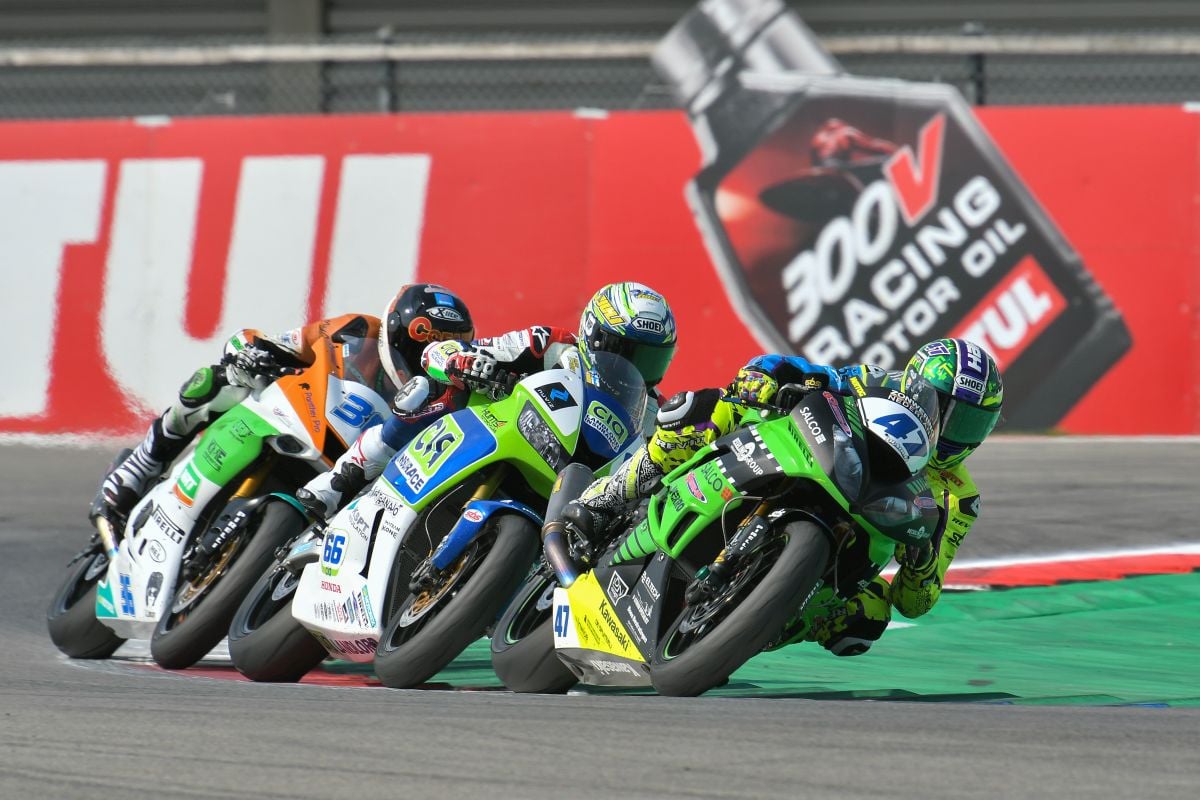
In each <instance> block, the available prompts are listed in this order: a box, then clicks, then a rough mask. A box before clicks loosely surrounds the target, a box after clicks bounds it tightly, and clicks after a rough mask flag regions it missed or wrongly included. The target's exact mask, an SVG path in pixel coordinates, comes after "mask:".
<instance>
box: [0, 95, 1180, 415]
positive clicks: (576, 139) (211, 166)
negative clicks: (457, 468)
mask: <svg viewBox="0 0 1200 800" xmlns="http://www.w3.org/2000/svg"><path fill="white" fill-rule="evenodd" d="M980 117H981V118H982V120H983V122H984V124H985V125H986V127H987V128H988V129H989V130H990V131H991V133H992V134H993V136H994V138H995V139H996V141H997V142H998V144H999V146H1000V147H1001V149H1002V150H1003V151H1004V152H1005V154H1006V155H1007V156H1008V157H1009V159H1010V160H1011V161H1012V163H1013V165H1014V167H1016V169H1017V171H1018V172H1019V173H1020V174H1021V175H1022V176H1023V177H1024V179H1025V180H1026V182H1027V183H1028V185H1029V186H1030V188H1031V189H1032V190H1033V192H1034V194H1035V195H1036V196H1037V197H1038V198H1039V200H1040V201H1041V202H1042V204H1043V205H1044V206H1045V207H1046V208H1047V210H1048V211H1049V212H1050V215H1051V216H1052V217H1053V218H1054V219H1055V220H1056V222H1057V223H1058V224H1059V226H1060V227H1061V229H1062V230H1063V232H1064V233H1065V234H1066V236H1067V238H1068V239H1069V240H1070V241H1071V242H1072V243H1073V244H1074V246H1075V247H1076V249H1077V250H1078V251H1079V252H1080V254H1081V255H1082V258H1083V261H1084V263H1085V264H1086V265H1087V267H1088V268H1089V269H1090V270H1091V272H1092V273H1093V274H1094V275H1095V276H1096V278H1097V280H1098V281H1099V282H1100V284H1101V285H1102V286H1103V287H1104V288H1105V289H1106V291H1107V292H1108V293H1109V294H1110V296H1111V297H1112V298H1113V300H1114V302H1115V304H1116V306H1117V307H1118V308H1119V309H1120V310H1121V312H1122V313H1123V314H1124V315H1125V317H1126V321H1127V323H1128V325H1129V328H1130V329H1131V331H1132V333H1133V339H1134V344H1133V348H1132V349H1131V350H1130V352H1129V353H1128V354H1127V355H1126V356H1125V357H1124V358H1123V359H1122V360H1121V361H1120V362H1118V363H1117V365H1116V366H1115V367H1114V368H1112V369H1111V370H1110V371H1109V372H1108V373H1107V374H1106V375H1105V376H1104V378H1102V379H1101V380H1100V381H1099V382H1098V383H1097V384H1096V385H1095V386H1094V387H1093V388H1092V390H1091V391H1090V392H1089V393H1088V394H1087V395H1086V396H1085V397H1084V398H1083V400H1082V401H1081V402H1080V403H1078V405H1077V406H1076V407H1075V408H1074V409H1073V410H1072V411H1071V413H1070V414H1069V415H1068V416H1067V418H1066V419H1065V420H1064V421H1063V423H1062V426H1061V427H1062V429H1063V430H1066V431H1069V432H1074V433H1198V432H1200V402H1198V400H1197V388H1196V387H1197V385H1198V383H1200V367H1198V364H1200V358H1198V357H1200V341H1198V340H1200V312H1198V311H1197V309H1198V306H1200V279H1198V278H1197V270H1196V268H1195V266H1194V258H1195V256H1194V252H1195V249H1196V236H1197V220H1196V219H1195V215H1196V210H1195V209H1196V206H1195V202H1194V197H1195V195H1196V192H1197V188H1198V187H1197V160H1198V156H1197V154H1198V152H1200V150H1198V147H1197V145H1198V144H1200V141H1198V140H1200V136H1198V133H1200V131H1198V130H1197V125H1196V120H1195V117H1194V115H1192V114H1189V113H1187V112H1185V111H1184V110H1183V109H1181V108H1178V107H1161V108H1159V107H1145V108H1110V107H1104V108H1069V109H1066V108H1064V109H1055V108H1004V109H983V110H981V112H980ZM699 160H700V158H699V153H698V150H697V147H696V145H695V141H694V138H693V135H692V132H691V129H690V127H689V126H688V124H687V121H686V119H685V118H684V116H683V115H682V114H680V113H676V112H632V113H620V114H611V115H607V116H600V117H596V116H586V117H584V116H575V115H572V114H569V113H552V114H548V113H530V114H471V115H449V114H447V115H400V116H358V117H314V118H257V119H197V120H177V121H170V122H169V123H167V122H164V121H149V122H148V121H140V122H133V121H119V122H55V123H7V124H3V125H0V233H4V235H3V236H0V313H3V314H4V315H5V316H6V317H7V320H6V321H7V322H9V323H10V328H9V329H10V330H17V331H19V332H20V333H19V335H20V336H22V337H28V342H27V343H26V347H27V349H28V352H27V353H26V356H27V358H26V361H28V362H29V363H22V364H21V370H25V369H26V368H28V370H29V371H28V372H27V373H23V377H22V378H20V379H18V380H19V381H22V382H23V383H18V384H17V385H10V388H9V389H6V390H4V391H3V392H0V433H5V432H9V433H11V432H18V433H72V432H94V431H110V432H122V433H125V432H130V431H132V430H135V429H137V428H138V427H139V426H140V425H141V424H143V422H144V417H145V415H146V414H147V413H148V412H149V411H150V410H151V409H154V408H157V407H158V406H160V405H162V404H163V403H165V402H166V401H167V400H168V399H169V397H170V394H171V391H172V390H173V388H174V387H176V386H177V385H178V384H179V383H180V382H182V381H183V380H184V378H186V377H187V375H188V374H189V372H190V370H191V369H192V368H194V367H195V366H197V365H199V364H202V363H206V362H208V361H210V360H212V359H214V358H216V357H217V354H218V353H219V351H220V340H221V338H222V337H223V336H225V335H227V334H228V333H229V332H230V331H231V330H233V329H236V328H237V327H241V326H243V325H253V326H257V327H265V328H268V329H284V328H287V327H291V326H293V325H295V324H298V323H299V322H301V321H303V319H305V318H314V317H317V316H322V315H325V314H333V313H343V312H346V311H351V310H357V311H367V312H370V313H378V312H379V310H380V309H381V308H382V306H383V304H384V302H385V301H386V299H387V298H388V297H389V296H390V294H391V293H392V292H394V291H395V289H396V287H398V286H399V285H400V284H401V283H403V282H405V281H408V280H411V279H412V278H413V277H419V278H421V279H424V280H438V281H442V282H445V283H447V284H449V285H451V286H453V287H455V288H456V289H457V290H459V291H460V292H461V293H462V294H463V295H464V297H466V299H467V300H468V302H469V303H470V304H471V306H472V309H473V311H474V313H475V316H476V320H477V325H478V329H479V330H480V331H481V332H496V331H499V330H502V329H508V328H511V327H516V326H522V325H526V324H530V323H535V322H537V323H552V324H560V325H570V326H574V324H575V322H576V320H577V315H578V313H579V309H580V306H581V304H582V303H583V301H584V300H585V299H586V298H587V297H588V295H589V294H590V293H591V291H593V290H594V289H595V288H597V287H599V286H600V285H601V284H603V283H607V282H610V281H615V280H627V279H637V280H640V281H642V282H644V283H647V284H649V285H651V286H653V287H655V288H657V289H660V290H661V291H663V292H664V293H666V294H667V295H668V298H669V300H670V301H671V303H672V305H673V307H674V308H675V311H676V314H677V317H678V322H679V331H680V336H681V346H680V349H679V355H678V357H677V360H676V363H675V364H674V366H673V367H672V370H671V372H670V373H669V375H668V379H667V381H666V382H665V384H664V388H666V389H667V390H668V391H672V390H675V389H679V388H684V387H691V386H698V385H712V384H720V383H724V382H726V381H727V380H728V379H729V378H730V377H731V376H732V374H733V373H734V371H736V369H737V367H738V366H739V365H740V364H741V363H742V362H744V361H745V360H746V359H747V358H748V357H750V356H752V355H754V354H755V353H757V352H760V346H759V345H758V344H757V343H756V342H755V341H754V339H753V338H752V337H751V335H750V334H749V333H748V332H747V330H746V328H745V326H744V325H743V324H742V322H741V320H740V319H739V318H738V317H737V315H736V313H735V312H734V310H733V308H732V306H731V305H730V303H729V301H728V299H727V297H726V296H725V292H724V289H723V287H722V285H721V283H720V281H719V280H718V278H717V276H716V274H715V273H714V270H713V266H712V264H711V261H710V259H709V256H708V253H707V251H706V250H705V248H704V246H703V244H702V242H701V239H700V236H699V233H698V232H697V229H696V226H695V224H694V222H693V220H692V217H691V213H690V211H689V210H688V207H687V205H686V203H685V202H684V199H683V187H684V184H685V183H686V182H687V180H689V179H690V178H691V176H692V175H693V174H694V172H695V171H696V169H697V166H698V164H699ZM54 168H57V169H60V172H55V171H54ZM4 187H7V189H6V188H4ZM277 252H278V255H277ZM231 287H232V288H231ZM238 287H241V288H238ZM185 291H186V294H185ZM184 297H186V300H184V299H183V298H184ZM14 344H15V345H16V347H15V349H14V350H11V351H10V352H13V353H16V354H20V353H22V349H21V348H22V343H21V342H16V343H14ZM10 369H11V367H10ZM1146 376H1151V377H1152V380H1153V381H1154V384H1155V385H1160V386H1162V387H1163V388H1165V389H1167V392H1165V393H1164V394H1163V398H1164V399H1163V400H1162V401H1160V403H1159V404H1158V405H1157V407H1156V409H1155V413H1154V414H1153V415H1147V414H1145V412H1144V410H1142V407H1136V406H1133V405H1131V404H1127V403H1125V402H1123V398H1122V394H1123V393H1124V392H1125V391H1127V390H1128V389H1129V387H1132V386H1135V385H1140V384H1142V383H1144V382H1145V378H1146ZM1053 379H1054V376H1053V375H1049V376H1047V380H1053Z"/></svg>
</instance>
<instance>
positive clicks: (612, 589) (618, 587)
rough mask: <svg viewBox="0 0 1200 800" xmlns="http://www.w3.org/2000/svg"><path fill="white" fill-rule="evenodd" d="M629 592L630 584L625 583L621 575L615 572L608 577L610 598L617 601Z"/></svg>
mask: <svg viewBox="0 0 1200 800" xmlns="http://www.w3.org/2000/svg"><path fill="white" fill-rule="evenodd" d="M627 594H629V584H627V583H625V581H624V580H622V578H621V576H620V575H619V574H617V573H616V572H614V573H613V574H612V577H611V578H609V579H608V596H609V598H610V599H611V600H612V601H613V602H614V603H615V602H617V601H618V600H620V599H621V598H622V597H624V596H625V595H627Z"/></svg>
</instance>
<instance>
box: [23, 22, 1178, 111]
mask: <svg viewBox="0 0 1200 800" xmlns="http://www.w3.org/2000/svg"><path fill="white" fill-rule="evenodd" d="M655 41H656V40H655V39H651V38H634V37H625V38H622V37H606V38H595V37H575V38H553V39H549V38H541V39H539V38H534V37H529V36H514V37H505V36H498V35H490V36H485V37H474V38H472V39H469V40H467V39H463V38H461V37H459V38H457V39H450V38H442V39H432V38H426V39H422V40H417V41H414V40H396V39H393V38H391V37H389V36H386V35H384V36H380V37H378V38H376V39H373V40H369V41H364V40H363V39H361V38H359V39H357V40H354V39H344V38H343V39H336V40H335V39H328V40H323V41H321V42H293V43H280V42H272V43H267V42H261V41H244V40H243V41H229V40H225V41H197V40H193V41H177V42H174V43H171V44H162V43H161V42H160V43H156V44H147V43H146V42H108V43H103V44H101V43H97V44H94V45H88V46H72V47H30V46H26V45H22V46H4V45H3V44H0V97H3V102H2V103H0V118H8V119H17V118H23V119H30V118H62V117H113V116H144V115H159V114H163V115H171V116H189V115H202V114H270V113H337V112H371V111H388V110H393V111H395V110H407V111H450V110H470V109H475V110H492V109H569V108H578V107H594V108H608V109H631V108H663V107H670V106H672V105H673V101H672V99H671V97H670V96H669V94H668V92H667V91H666V89H665V87H663V86H662V85H661V84H660V83H659V82H658V80H657V78H656V76H655V75H654V73H653V71H652V70H651V68H650V64H649V55H650V52H651V51H652V49H653V47H654V44H655ZM823 41H824V43H825V44H826V46H827V47H828V49H829V50H830V51H831V52H832V53H833V54H834V55H835V56H836V57H837V58H838V59H839V60H840V61H841V62H842V64H843V65H844V66H845V67H846V69H847V70H848V71H850V72H852V73H855V74H859V75H872V76H883V77H898V78H905V79H908V80H918V81H938V82H944V83H950V84H953V85H955V86H957V87H959V88H960V89H961V90H962V91H963V93H964V94H965V95H966V97H967V98H968V99H969V100H971V101H973V102H975V103H987V104H1040V103H1046V104H1079V103H1179V102H1186V101H1191V100H1197V99H1200V69H1198V68H1197V66H1198V64H1200V35H1176V34H1168V33H1161V32H1159V33H1153V32H1151V33H1144V34H1120V35H1112V34H1071V35H1063V36H1046V35H1018V34H1005V35H1000V36H994V35H982V34H978V33H975V32H972V31H970V30H968V31H967V32H965V33H963V34H945V33H942V34H936V35H912V34H903V35H887V34H872V35H861V36H853V35H835V36H829V37H826V38H825V39H824V40H823Z"/></svg>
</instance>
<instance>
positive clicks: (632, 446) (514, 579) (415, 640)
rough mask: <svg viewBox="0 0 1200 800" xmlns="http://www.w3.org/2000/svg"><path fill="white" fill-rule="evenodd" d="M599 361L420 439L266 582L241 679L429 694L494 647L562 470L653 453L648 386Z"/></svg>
mask: <svg viewBox="0 0 1200 800" xmlns="http://www.w3.org/2000/svg"><path fill="white" fill-rule="evenodd" d="M589 361H590V363H589V365H588V366H586V367H585V366H584V365H583V364H582V362H581V360H580V359H579V358H578V357H574V358H572V359H570V363H569V364H568V367H567V368H563V369H550V370H546V371H544V372H540V373H537V374H534V375H532V376H529V377H527V378H525V379H523V380H521V381H520V382H519V383H517V384H516V385H515V387H512V394H511V395H510V396H508V397H507V398H505V399H503V400H500V401H496V402H491V401H488V400H486V399H485V398H483V397H482V396H479V395H477V396H475V397H474V398H473V399H472V401H471V405H470V406H469V407H468V408H466V409H463V410H461V411H457V412H455V413H453V414H450V415H447V416H445V417H442V418H440V419H438V420H437V421H436V422H434V423H432V424H431V425H430V426H429V427H428V428H426V429H425V430H424V431H423V432H422V433H420V434H419V435H418V436H417V437H416V438H415V439H413V441H412V442H410V443H409V445H408V446H407V447H406V448H405V449H404V450H402V451H401V452H400V453H398V454H397V455H396V457H395V458H394V459H393V460H392V461H391V462H390V463H389V464H388V466H387V468H386V469H385V470H384V473H383V475H382V476H381V477H380V478H379V479H378V480H376V481H375V482H374V484H372V486H371V488H370V490H369V491H368V492H367V493H365V494H363V495H360V496H359V497H358V498H357V499H356V500H355V501H354V502H352V503H350V504H349V505H348V506H347V507H346V508H344V509H342V511H340V512H339V513H338V514H337V515H336V516H334V517H333V518H332V519H331V520H330V521H329V522H328V524H327V526H325V529H324V531H323V533H322V532H320V531H319V526H316V527H315V528H314V529H313V530H310V531H308V532H306V533H305V534H304V535H302V536H301V537H299V539H298V540H297V541H296V542H295V543H294V544H293V546H292V548H291V550H290V551H289V552H287V553H286V554H282V555H281V558H280V559H279V560H278V561H277V562H276V563H275V564H274V565H272V566H271V567H270V568H269V569H268V570H267V571H266V573H265V574H264V575H263V576H262V577H261V578H260V580H259V582H258V584H257V585H256V586H255V587H254V589H253V590H252V591H251V592H250V594H249V595H248V596H247V598H246V600H245V602H243V603H242V606H241V608H240V609H239V610H238V613H237V615H236V616H235V618H234V620H233V624H232V625H231V627H230V631H229V649H230V654H231V655H232V657H233V662H234V665H235V666H236V667H237V668H238V669H239V670H240V671H241V672H242V673H243V674H245V675H247V676H248V677H250V678H252V679H254V680H263V681H287V680H298V679H299V678H300V677H301V676H302V675H304V674H305V673H306V672H308V670H310V669H311V668H313V667H314V666H316V665H317V664H318V663H319V662H320V661H321V660H322V659H324V658H325V657H326V656H327V655H334V656H338V657H341V658H346V659H349V660H351V661H360V662H371V661H374V665H375V672H376V674H377V675H378V676H379V678H380V679H381V680H382V681H383V682H384V683H385V684H386V685H388V686H399V687H404V686H416V685H419V684H420V683H422V682H424V681H426V680H428V679H429V678H430V677H431V676H433V675H434V674H436V673H437V672H438V671H439V670H441V669H442V668H443V667H444V666H446V665H447V664H449V663H450V661H451V660H453V658H454V657H455V656H457V655H458V654H459V653H460V652H461V651H462V650H463V649H465V648H466V647H467V645H469V644H470V643H471V642H472V641H474V640H475V639H477V638H479V637H480V636H481V635H483V634H484V633H485V632H486V631H487V629H488V627H489V626H490V625H491V624H492V623H493V622H494V620H495V619H496V617H497V615H498V614H499V613H500V612H501V611H502V610H503V608H504V605H505V603H506V602H507V601H508V600H509V598H511V597H512V594H513V592H514V591H515V590H516V588H517V587H518V586H519V585H520V583H521V581H522V579H523V578H524V577H525V576H526V575H527V574H528V571H529V568H530V565H531V564H532V563H533V561H534V560H535V558H536V557H537V553H538V541H539V537H538V529H539V527H540V526H541V523H542V517H541V513H542V512H541V510H542V509H544V507H545V503H546V498H547V497H549V496H550V494H551V491H552V488H553V486H554V483H555V480H556V477H557V474H558V472H559V471H560V470H561V469H563V468H564V467H565V466H567V465H568V464H570V463H577V464H580V465H581V468H582V469H583V470H584V471H585V472H587V474H588V475H592V474H594V473H595V474H600V475H603V474H607V473H608V471H609V470H610V469H611V468H612V467H614V466H616V465H618V464H620V463H621V462H622V461H624V460H625V459H626V458H628V457H629V456H630V455H631V454H632V453H633V452H634V451H635V450H636V449H637V448H638V447H639V446H640V445H641V442H642V439H641V425H640V423H641V420H642V415H643V413H644V409H645V405H646V388H645V382H644V379H643V377H642V376H641V374H640V373H639V372H638V371H637V369H636V368H635V367H634V365H633V364H632V363H630V362H629V361H628V360H626V359H625V358H623V357H621V356H616V355H613V354H611V353H604V352H600V353H593V354H591V357H590V359H589ZM318 536H322V537H323V538H321V539H320V541H321V545H320V548H319V553H320V557H319V558H317V557H316V552H317V548H316V542H317V541H318Z"/></svg>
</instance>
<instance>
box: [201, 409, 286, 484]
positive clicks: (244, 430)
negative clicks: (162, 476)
mask: <svg viewBox="0 0 1200 800" xmlns="http://www.w3.org/2000/svg"><path fill="white" fill-rule="evenodd" d="M277 434H279V429H278V428H276V427H275V426H274V425H272V424H271V423H269V422H267V421H266V420H264V419H263V418H262V417H260V416H258V415H257V414H255V413H254V412H252V411H250V410H249V409H247V408H246V407H245V406H234V407H233V408H231V409H229V410H228V411H226V412H225V413H224V414H222V415H221V416H220V417H218V418H217V420H216V421H215V422H213V423H212V424H211V425H209V426H208V430H206V431H205V432H204V435H203V436H202V437H200V443H199V444H197V445H196V450H195V452H194V453H192V456H191V463H192V465H193V466H194V467H195V468H196V470H197V471H198V472H199V473H200V474H201V475H203V476H204V477H205V478H207V479H208V480H210V481H212V482H213V483H215V484H217V485H218V486H224V485H225V484H226V483H228V482H229V481H230V480H232V479H233V478H234V477H235V476H236V475H237V474H238V473H240V472H241V471H242V470H244V469H245V468H246V467H248V466H250V464H251V463H252V462H253V461H254V459H256V458H258V456H259V454H260V453H261V452H262V448H263V439H265V438H266V437H268V436H275V435H277Z"/></svg>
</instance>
